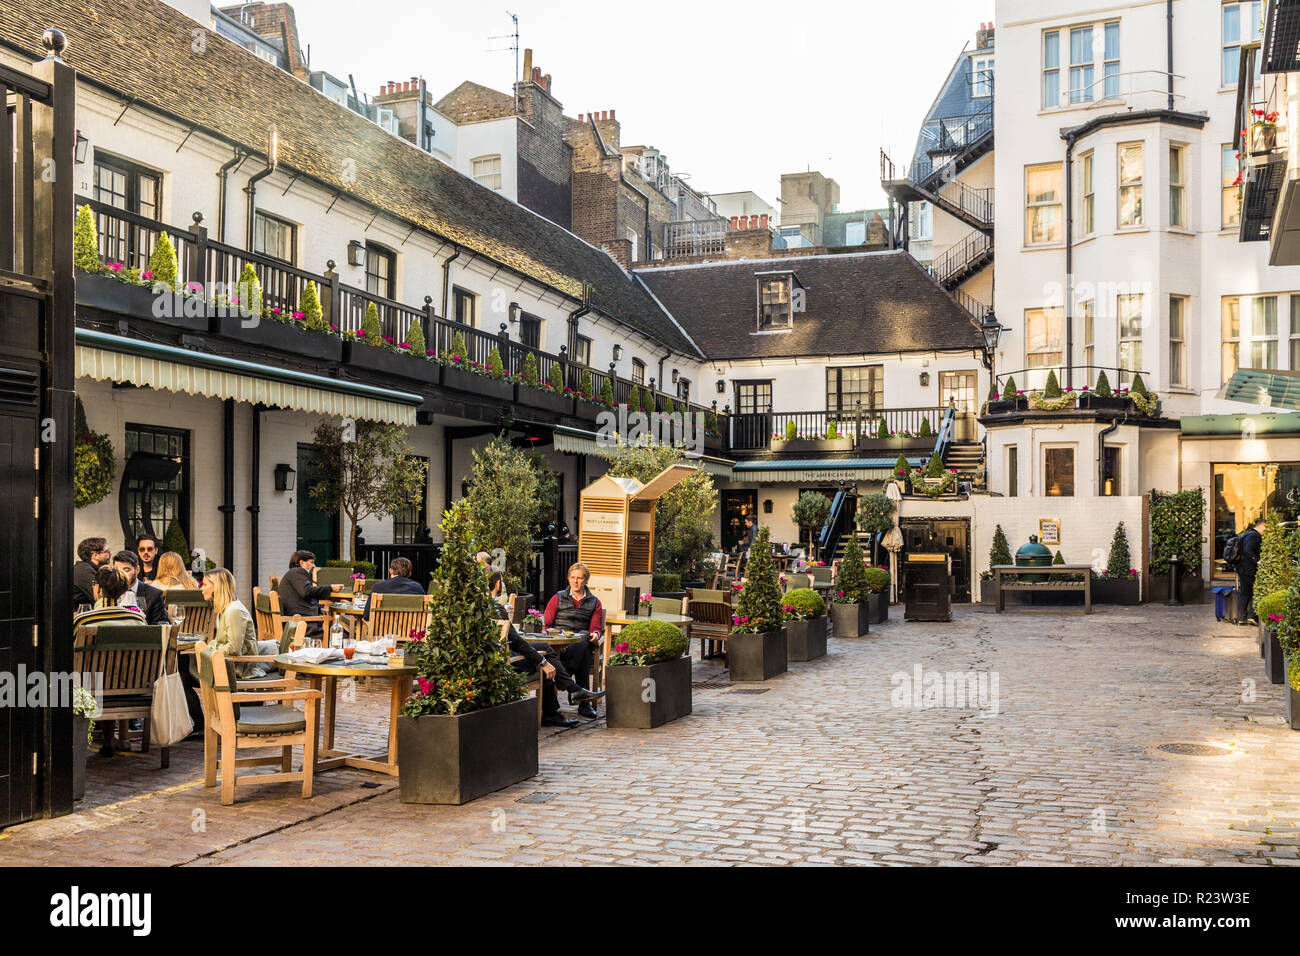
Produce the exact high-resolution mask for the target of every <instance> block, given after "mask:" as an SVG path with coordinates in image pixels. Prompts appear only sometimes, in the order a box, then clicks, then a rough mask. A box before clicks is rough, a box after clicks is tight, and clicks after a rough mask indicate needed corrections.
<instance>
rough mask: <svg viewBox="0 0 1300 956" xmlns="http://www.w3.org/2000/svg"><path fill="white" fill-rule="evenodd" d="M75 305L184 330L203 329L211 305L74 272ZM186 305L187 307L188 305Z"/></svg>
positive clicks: (177, 295)
mask: <svg viewBox="0 0 1300 956" xmlns="http://www.w3.org/2000/svg"><path fill="white" fill-rule="evenodd" d="M77 304H78V305H84V306H88V307H89V308H92V309H100V310H102V311H104V312H114V313H117V314H119V315H125V316H129V317H130V318H135V319H149V320H150V321H153V322H158V323H161V324H162V325H170V326H173V327H174V328H178V329H183V330H184V331H186V332H206V331H207V330H208V322H209V319H208V313H209V311H210V306H209V305H208V304H207V303H206V302H204V301H203V300H202V299H187V298H186V297H185V296H183V295H181V294H180V293H178V292H160V293H158V294H157V295H155V294H154V291H153V289H152V287H150V286H143V285H133V284H131V283H129V282H119V281H118V280H117V279H114V278H112V277H111V276H97V275H91V274H90V273H89V272H78V273H77ZM187 306H188V308H187Z"/></svg>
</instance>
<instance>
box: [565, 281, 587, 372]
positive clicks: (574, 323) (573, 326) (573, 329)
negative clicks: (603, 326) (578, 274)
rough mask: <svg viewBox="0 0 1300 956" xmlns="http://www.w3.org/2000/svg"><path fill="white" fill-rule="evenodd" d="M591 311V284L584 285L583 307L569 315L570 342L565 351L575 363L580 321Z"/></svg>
mask: <svg viewBox="0 0 1300 956" xmlns="http://www.w3.org/2000/svg"><path fill="white" fill-rule="evenodd" d="M590 311H591V284H590V283H587V282H584V283H583V284H582V305H580V306H578V307H577V308H576V309H574V310H573V311H572V312H570V313H569V341H568V347H567V348H566V349H565V351H566V352H567V354H568V356H569V361H573V349H574V347H575V346H576V345H577V344H578V320H579V319H580V318H582V317H583V316H584V315H586V314H587V313H589V312H590Z"/></svg>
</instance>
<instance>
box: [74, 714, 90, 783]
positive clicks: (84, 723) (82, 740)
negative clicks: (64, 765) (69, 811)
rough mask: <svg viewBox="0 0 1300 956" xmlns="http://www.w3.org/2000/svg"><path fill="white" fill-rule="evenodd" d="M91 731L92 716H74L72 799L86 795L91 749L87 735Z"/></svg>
mask: <svg viewBox="0 0 1300 956" xmlns="http://www.w3.org/2000/svg"><path fill="white" fill-rule="evenodd" d="M89 733H90V718H89V717H77V716H75V715H74V716H73V718H72V799H73V800H80V799H81V798H83V797H84V796H85V795H86V751H87V750H88V749H89V747H88V741H87V739H86V737H87V735H88V734H89Z"/></svg>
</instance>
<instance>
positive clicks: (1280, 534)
mask: <svg viewBox="0 0 1300 956" xmlns="http://www.w3.org/2000/svg"><path fill="white" fill-rule="evenodd" d="M1297 568H1300V532H1295V531H1288V530H1287V529H1286V528H1284V527H1282V522H1281V521H1280V520H1279V517H1278V513H1277V512H1276V511H1273V512H1270V514H1269V516H1268V521H1267V522H1266V523H1265V525H1264V541H1263V544H1261V545H1260V548H1259V567H1258V568H1257V569H1256V571H1255V611H1256V612H1257V613H1258V611H1259V598H1260V597H1261V596H1267V595H1269V594H1271V593H1273V592H1274V591H1282V590H1285V589H1286V588H1287V587H1289V586H1290V584H1291V581H1292V579H1293V578H1294V577H1295V574H1296V569H1297Z"/></svg>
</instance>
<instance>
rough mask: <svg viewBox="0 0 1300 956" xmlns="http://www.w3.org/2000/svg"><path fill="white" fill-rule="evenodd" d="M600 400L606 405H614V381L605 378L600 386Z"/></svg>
mask: <svg viewBox="0 0 1300 956" xmlns="http://www.w3.org/2000/svg"><path fill="white" fill-rule="evenodd" d="M600 400H601V401H602V402H604V403H605V404H606V405H613V404H614V380H613V379H612V378H606V379H605V381H604V382H603V383H602V384H601V386H600Z"/></svg>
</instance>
